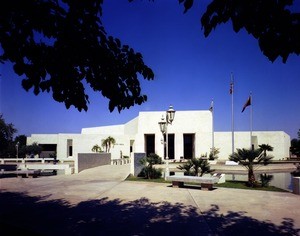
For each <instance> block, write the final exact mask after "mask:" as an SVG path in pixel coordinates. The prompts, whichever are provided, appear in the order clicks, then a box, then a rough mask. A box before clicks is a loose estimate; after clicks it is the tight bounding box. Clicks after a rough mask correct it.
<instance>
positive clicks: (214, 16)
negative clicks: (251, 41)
mask: <svg viewBox="0 0 300 236" xmlns="http://www.w3.org/2000/svg"><path fill="white" fill-rule="evenodd" d="M179 2H180V3H184V8H185V10H184V12H187V11H188V10H189V9H190V8H191V7H192V6H193V2H194V1H193V0H179ZM293 4H294V1H293V0H281V1H277V0H251V1H233V0H213V1H211V3H210V4H208V6H207V9H206V12H205V13H204V14H203V15H202V17H201V24H202V28H203V29H204V35H205V37H207V36H209V35H210V33H211V32H212V30H213V29H215V28H216V27H217V26H218V25H220V24H224V23H226V22H228V21H231V22H232V26H233V30H234V31H235V32H239V31H240V30H242V29H245V30H246V31H247V32H248V33H249V34H251V35H252V36H253V37H254V38H255V39H257V41H258V44H259V47H260V50H261V51H262V53H263V54H264V55H265V56H266V57H267V58H268V59H269V60H270V61H272V62H274V61H275V60H276V59H277V58H278V57H281V58H282V61H283V62H284V63H285V62H286V61H287V59H288V57H289V55H290V54H292V53H295V54H297V55H299V54H300V13H294V12H292V10H291V8H292V7H293Z"/></svg>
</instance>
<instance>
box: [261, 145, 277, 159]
mask: <svg viewBox="0 0 300 236" xmlns="http://www.w3.org/2000/svg"><path fill="white" fill-rule="evenodd" d="M258 147H259V149H260V150H261V151H262V152H263V155H264V156H265V157H266V156H267V151H268V152H272V151H273V149H274V148H273V147H272V146H270V145H269V144H261V145H258Z"/></svg>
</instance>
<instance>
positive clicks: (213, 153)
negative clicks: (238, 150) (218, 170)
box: [208, 147, 220, 160]
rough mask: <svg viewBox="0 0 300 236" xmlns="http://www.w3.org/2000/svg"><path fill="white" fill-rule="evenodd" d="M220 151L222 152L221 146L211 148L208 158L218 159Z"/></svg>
mask: <svg viewBox="0 0 300 236" xmlns="http://www.w3.org/2000/svg"><path fill="white" fill-rule="evenodd" d="M219 153H220V148H215V147H213V148H211V149H210V153H209V158H208V159H209V160H215V159H218V158H219V156H218V154H219Z"/></svg>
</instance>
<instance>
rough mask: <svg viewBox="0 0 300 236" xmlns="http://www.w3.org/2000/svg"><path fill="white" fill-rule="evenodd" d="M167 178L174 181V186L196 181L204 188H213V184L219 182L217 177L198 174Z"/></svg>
mask: <svg viewBox="0 0 300 236" xmlns="http://www.w3.org/2000/svg"><path fill="white" fill-rule="evenodd" d="M166 180H168V181H172V186H173V187H178V188H180V187H183V186H184V183H196V184H200V185H201V189H203V190H212V189H213V185H214V184H215V183H218V181H219V178H217V177H198V176H175V175H171V176H167V178H166Z"/></svg>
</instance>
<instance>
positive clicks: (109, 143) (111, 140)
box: [101, 136, 116, 152]
mask: <svg viewBox="0 0 300 236" xmlns="http://www.w3.org/2000/svg"><path fill="white" fill-rule="evenodd" d="M115 143H116V140H115V139H114V138H113V137H111V136H108V137H107V138H106V139H103V140H102V144H101V146H102V147H103V148H105V152H109V151H110V149H111V147H113V146H114V145H115Z"/></svg>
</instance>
